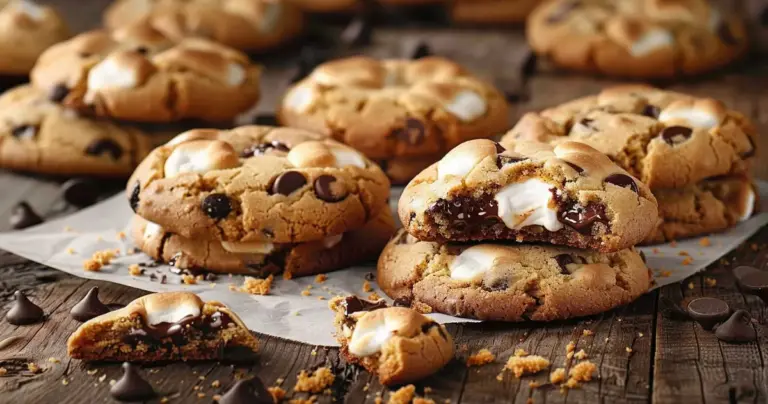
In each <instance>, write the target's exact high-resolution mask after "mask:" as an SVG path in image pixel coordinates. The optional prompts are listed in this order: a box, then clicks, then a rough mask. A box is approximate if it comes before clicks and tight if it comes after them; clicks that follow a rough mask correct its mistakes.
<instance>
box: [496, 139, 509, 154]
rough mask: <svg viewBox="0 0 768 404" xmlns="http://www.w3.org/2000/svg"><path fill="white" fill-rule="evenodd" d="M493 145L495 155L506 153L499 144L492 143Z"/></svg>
mask: <svg viewBox="0 0 768 404" xmlns="http://www.w3.org/2000/svg"><path fill="white" fill-rule="evenodd" d="M493 145H494V146H496V154H501V153H504V152H505V151H507V149H505V148H504V146H502V145H501V143H498V142H493Z"/></svg>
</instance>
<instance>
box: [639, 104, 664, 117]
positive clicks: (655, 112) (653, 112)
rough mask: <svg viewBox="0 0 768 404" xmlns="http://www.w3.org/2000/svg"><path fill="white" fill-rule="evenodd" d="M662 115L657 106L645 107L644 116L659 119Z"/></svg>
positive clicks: (649, 105)
mask: <svg viewBox="0 0 768 404" xmlns="http://www.w3.org/2000/svg"><path fill="white" fill-rule="evenodd" d="M660 113H661V109H660V108H659V107H657V106H655V105H652V104H648V105H646V106H645V107H643V115H645V116H647V117H649V118H654V119H658V118H659V114H660Z"/></svg>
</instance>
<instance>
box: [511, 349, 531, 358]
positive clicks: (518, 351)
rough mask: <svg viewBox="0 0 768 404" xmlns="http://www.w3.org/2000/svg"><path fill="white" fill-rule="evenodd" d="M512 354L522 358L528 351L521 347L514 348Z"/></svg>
mask: <svg viewBox="0 0 768 404" xmlns="http://www.w3.org/2000/svg"><path fill="white" fill-rule="evenodd" d="M514 355H515V356H517V357H518V358H522V357H523V356H528V351H526V350H525V349H523V348H517V349H515V353H514Z"/></svg>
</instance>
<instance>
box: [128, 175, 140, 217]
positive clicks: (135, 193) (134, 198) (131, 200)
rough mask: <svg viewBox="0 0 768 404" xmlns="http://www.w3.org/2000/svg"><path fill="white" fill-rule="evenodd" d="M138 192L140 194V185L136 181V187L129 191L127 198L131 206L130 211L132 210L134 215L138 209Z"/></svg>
mask: <svg viewBox="0 0 768 404" xmlns="http://www.w3.org/2000/svg"><path fill="white" fill-rule="evenodd" d="M139 192H141V184H140V183H139V182H138V181H136V185H135V186H134V187H133V190H132V191H131V196H130V198H128V203H129V204H130V205H131V210H133V212H134V213H135V212H136V209H138V208H139Z"/></svg>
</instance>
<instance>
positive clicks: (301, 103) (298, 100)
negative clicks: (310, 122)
mask: <svg viewBox="0 0 768 404" xmlns="http://www.w3.org/2000/svg"><path fill="white" fill-rule="evenodd" d="M314 100H315V91H314V90H313V89H312V87H310V86H308V85H304V86H298V87H296V88H294V89H293V90H291V92H289V93H288V95H287V96H286V98H285V105H286V106H287V107H288V108H290V109H292V110H294V111H296V112H307V110H309V107H310V106H311V105H312V103H313V102H314Z"/></svg>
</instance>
